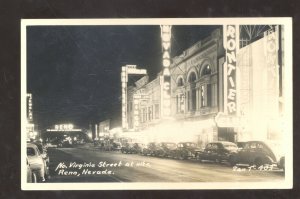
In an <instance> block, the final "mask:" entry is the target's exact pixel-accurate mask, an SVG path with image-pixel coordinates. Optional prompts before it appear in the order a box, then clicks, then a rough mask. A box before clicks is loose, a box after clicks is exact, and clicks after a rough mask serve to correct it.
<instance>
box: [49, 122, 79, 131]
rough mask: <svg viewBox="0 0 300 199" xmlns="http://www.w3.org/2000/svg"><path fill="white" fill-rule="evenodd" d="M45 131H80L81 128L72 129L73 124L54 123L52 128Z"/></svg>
mask: <svg viewBox="0 0 300 199" xmlns="http://www.w3.org/2000/svg"><path fill="white" fill-rule="evenodd" d="M47 131H55V132H57V131H82V130H81V129H74V125H73V124H56V125H54V129H47Z"/></svg>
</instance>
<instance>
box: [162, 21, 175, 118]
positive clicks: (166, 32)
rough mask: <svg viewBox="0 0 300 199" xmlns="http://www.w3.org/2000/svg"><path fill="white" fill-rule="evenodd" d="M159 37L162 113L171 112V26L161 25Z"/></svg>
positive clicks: (168, 114)
mask: <svg viewBox="0 0 300 199" xmlns="http://www.w3.org/2000/svg"><path fill="white" fill-rule="evenodd" d="M160 28H161V38H162V47H163V67H164V69H163V115H164V116H170V114H171V96H170V95H171V88H170V84H171V77H170V68H169V67H170V65H171V59H170V49H171V28H172V26H170V25H161V26H160Z"/></svg>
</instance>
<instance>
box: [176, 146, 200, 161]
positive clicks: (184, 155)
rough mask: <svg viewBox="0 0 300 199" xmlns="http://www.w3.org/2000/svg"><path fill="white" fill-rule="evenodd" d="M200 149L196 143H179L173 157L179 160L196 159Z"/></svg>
mask: <svg viewBox="0 0 300 199" xmlns="http://www.w3.org/2000/svg"><path fill="white" fill-rule="evenodd" d="M200 151H201V150H200V148H199V147H198V146H197V144H196V143H194V142H179V143H178V144H177V148H176V149H175V150H173V152H172V156H173V157H174V158H178V159H183V160H184V159H188V158H196V156H197V154H198V153H199V152H200Z"/></svg>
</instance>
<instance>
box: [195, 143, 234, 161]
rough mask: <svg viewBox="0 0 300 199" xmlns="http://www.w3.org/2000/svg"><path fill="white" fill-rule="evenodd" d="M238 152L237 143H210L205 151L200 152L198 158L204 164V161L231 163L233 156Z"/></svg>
mask: <svg viewBox="0 0 300 199" xmlns="http://www.w3.org/2000/svg"><path fill="white" fill-rule="evenodd" d="M237 151H238V147H237V145H236V144H235V143H232V142H227V141H217V142H211V143H208V144H207V145H206V147H205V149H204V151H201V152H198V154H197V158H198V159H199V160H200V162H202V161H203V160H209V161H215V162H218V163H221V162H223V161H229V159H230V158H231V156H232V154H234V153H236V152H237Z"/></svg>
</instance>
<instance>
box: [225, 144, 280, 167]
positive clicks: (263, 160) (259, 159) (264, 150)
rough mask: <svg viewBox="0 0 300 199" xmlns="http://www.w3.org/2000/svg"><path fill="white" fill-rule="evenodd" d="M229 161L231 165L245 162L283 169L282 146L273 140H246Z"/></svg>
mask: <svg viewBox="0 0 300 199" xmlns="http://www.w3.org/2000/svg"><path fill="white" fill-rule="evenodd" d="M229 161H230V164H231V165H236V164H247V165H251V166H252V165H255V166H256V167H260V166H262V165H266V164H267V165H277V166H278V168H282V169H284V155H283V148H282V146H281V144H280V143H279V142H274V141H248V142H247V143H246V144H245V147H244V148H243V149H242V150H240V151H238V152H237V153H235V154H234V155H233V156H232V157H231V158H230V160H229Z"/></svg>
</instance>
